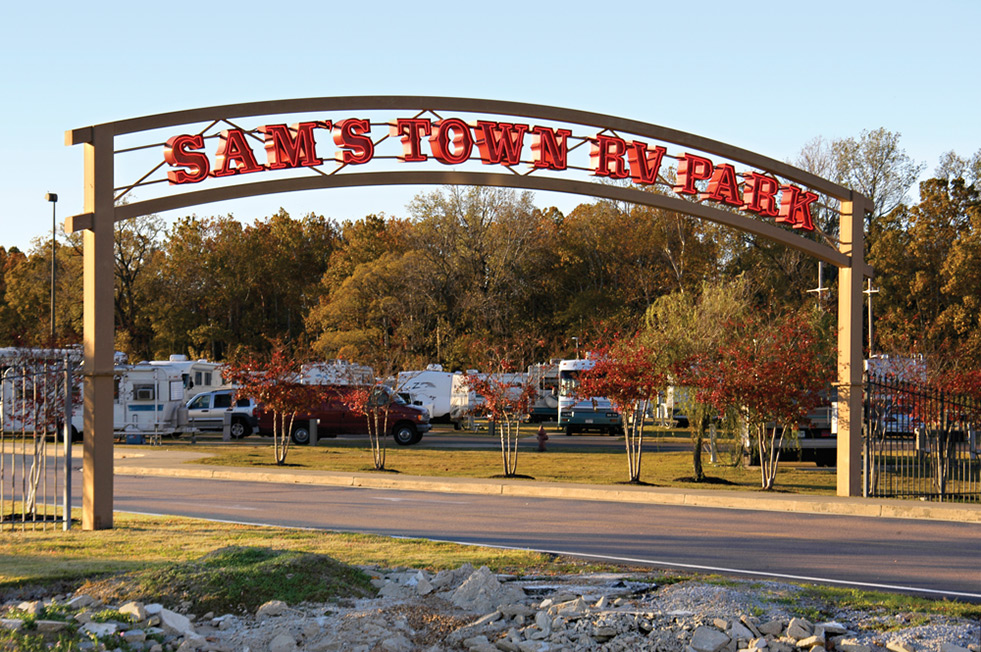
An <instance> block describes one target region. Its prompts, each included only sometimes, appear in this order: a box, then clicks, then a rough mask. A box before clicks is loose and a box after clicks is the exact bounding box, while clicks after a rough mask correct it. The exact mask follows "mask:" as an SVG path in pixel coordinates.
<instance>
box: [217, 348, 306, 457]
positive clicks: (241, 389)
mask: <svg viewBox="0 0 981 652" xmlns="http://www.w3.org/2000/svg"><path fill="white" fill-rule="evenodd" d="M300 368H301V362H300V361H299V360H298V359H297V358H295V357H294V356H292V355H290V354H289V353H288V352H287V351H286V350H285V349H284V348H283V347H282V346H276V347H275V348H274V349H273V351H272V353H271V354H270V355H269V357H268V358H265V357H259V356H256V355H254V354H245V355H244V356H240V359H238V360H236V361H234V362H231V363H229V364H228V365H226V366H225V367H224V368H223V369H222V376H223V377H224V378H225V379H226V380H227V381H228V382H229V383H231V384H233V385H235V386H236V388H237V389H236V390H235V393H236V395H237V396H245V397H249V398H252V399H254V400H255V402H256V403H257V404H258V405H259V406H260V407H261V409H263V410H266V411H268V412H271V413H272V417H273V418H272V422H273V455H274V457H275V458H276V464H279V465H280V466H282V465H283V464H286V455H287V453H288V452H289V447H290V433H291V432H292V430H293V419H294V417H295V416H296V415H297V413H299V412H302V411H305V410H308V409H310V408H311V407H313V406H314V405H316V404H317V403H318V402H319V401H320V400H321V397H320V396H319V394H318V392H317V391H316V390H317V388H316V387H315V386H310V385H302V384H300Z"/></svg>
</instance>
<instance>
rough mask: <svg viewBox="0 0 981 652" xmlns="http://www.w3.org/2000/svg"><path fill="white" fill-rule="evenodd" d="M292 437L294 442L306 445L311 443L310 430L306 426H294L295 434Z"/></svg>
mask: <svg viewBox="0 0 981 652" xmlns="http://www.w3.org/2000/svg"><path fill="white" fill-rule="evenodd" d="M290 438H291V439H292V440H293V443H294V444H299V445H300V446H306V445H307V444H309V443H310V430H309V429H308V428H307V427H306V426H296V427H295V428H293V434H292V435H290Z"/></svg>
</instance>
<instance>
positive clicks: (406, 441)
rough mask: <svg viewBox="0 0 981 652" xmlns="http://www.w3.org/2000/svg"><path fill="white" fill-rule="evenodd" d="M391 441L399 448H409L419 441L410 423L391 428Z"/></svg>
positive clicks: (416, 432)
mask: <svg viewBox="0 0 981 652" xmlns="http://www.w3.org/2000/svg"><path fill="white" fill-rule="evenodd" d="M392 439H394V440H395V443H396V444H398V445H399V446H409V445H411V444H414V443H416V442H417V441H419V439H421V437H420V436H419V433H418V431H416V427H415V426H414V425H412V424H411V423H407V422H406V423H397V424H395V427H394V428H392Z"/></svg>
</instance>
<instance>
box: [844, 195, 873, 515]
mask: <svg viewBox="0 0 981 652" xmlns="http://www.w3.org/2000/svg"><path fill="white" fill-rule="evenodd" d="M840 219H841V224H840V238H841V239H840V244H839V246H838V250H839V251H840V252H841V253H843V254H845V255H846V256H848V257H849V259H850V262H851V264H850V265H849V266H847V267H841V268H839V270H838V460H837V462H838V491H837V493H838V495H839V496H860V495H862V483H861V481H862V464H861V460H862V391H863V384H862V372H863V364H862V363H863V360H864V354H863V351H862V281H863V279H864V277H865V273H866V267H865V198H864V197H862V196H861V195H857V196H855V197H853V198H852V199H851V200H849V201H842V202H841V213H840Z"/></svg>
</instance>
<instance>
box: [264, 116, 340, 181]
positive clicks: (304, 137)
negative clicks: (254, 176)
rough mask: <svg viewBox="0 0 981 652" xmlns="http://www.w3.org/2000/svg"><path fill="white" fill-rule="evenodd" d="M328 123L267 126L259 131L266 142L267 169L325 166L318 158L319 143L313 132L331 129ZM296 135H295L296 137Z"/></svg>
mask: <svg viewBox="0 0 981 652" xmlns="http://www.w3.org/2000/svg"><path fill="white" fill-rule="evenodd" d="M331 126H332V125H331V122H330V120H328V121H326V122H300V123H297V124H295V125H292V126H290V127H287V126H286V125H266V126H264V127H259V131H260V132H261V133H262V135H263V140H265V141H266V161H267V163H266V167H267V168H269V169H270V170H283V169H285V168H297V167H313V166H317V165H322V164H323V162H324V161H323V159H321V158H319V157H318V156H317V142H316V141H315V140H314V138H313V130H314V129H316V128H318V127H322V128H324V129H330V128H331ZM294 134H295V135H294Z"/></svg>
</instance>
